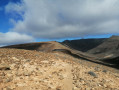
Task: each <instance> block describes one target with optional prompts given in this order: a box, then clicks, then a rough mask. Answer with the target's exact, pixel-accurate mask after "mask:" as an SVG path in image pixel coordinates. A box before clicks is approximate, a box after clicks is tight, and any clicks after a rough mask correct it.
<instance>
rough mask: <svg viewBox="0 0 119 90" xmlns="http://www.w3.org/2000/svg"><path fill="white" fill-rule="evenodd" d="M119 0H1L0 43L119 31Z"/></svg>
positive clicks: (61, 38)
mask: <svg viewBox="0 0 119 90" xmlns="http://www.w3.org/2000/svg"><path fill="white" fill-rule="evenodd" d="M118 10H119V0H76V1H74V0H56V1H54V0H35V1H34V0H0V46H3V45H10V44H18V43H28V42H35V41H37V42H39V41H52V40H53V41H54V40H56V41H63V40H65V39H78V38H79V39H80V38H85V39H86V38H105V37H110V36H111V35H119V11H118Z"/></svg>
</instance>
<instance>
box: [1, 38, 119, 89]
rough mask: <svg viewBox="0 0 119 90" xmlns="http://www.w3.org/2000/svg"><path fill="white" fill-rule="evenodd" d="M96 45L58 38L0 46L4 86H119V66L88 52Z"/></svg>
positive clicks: (18, 87) (86, 87)
mask: <svg viewBox="0 0 119 90" xmlns="http://www.w3.org/2000/svg"><path fill="white" fill-rule="evenodd" d="M101 41H102V40H101ZM109 42H110V41H109ZM103 43H104V42H102V43H99V42H98V44H100V45H101V44H103ZM94 46H95V47H96V46H98V47H101V46H99V45H97V44H95V45H94ZM94 46H93V47H94ZM98 47H97V48H98ZM94 49H95V48H93V49H92V51H91V50H90V51H86V53H85V52H82V51H79V50H75V49H72V48H71V47H70V46H68V45H66V44H65V45H63V44H60V43H58V42H41V43H29V44H20V45H12V46H7V47H3V48H0V90H119V70H118V69H117V68H115V67H112V66H111V64H113V63H108V62H104V61H102V60H100V59H99V60H98V58H97V57H98V55H94V54H92V53H88V52H93V51H94ZM96 50H97V49H96ZM117 50H118V49H117ZM110 53H111V52H110ZM117 56H118V55H117ZM114 58H115V57H114Z"/></svg>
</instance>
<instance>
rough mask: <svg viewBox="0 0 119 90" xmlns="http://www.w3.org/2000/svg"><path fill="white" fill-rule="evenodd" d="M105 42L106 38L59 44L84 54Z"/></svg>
mask: <svg viewBox="0 0 119 90" xmlns="http://www.w3.org/2000/svg"><path fill="white" fill-rule="evenodd" d="M104 40H106V38H103V39H79V40H65V41H63V42H61V43H62V44H63V45H67V46H69V47H70V48H72V49H76V50H79V51H82V52H86V51H88V50H91V49H93V48H95V47H97V46H98V45H100V44H101V43H103V41H104Z"/></svg>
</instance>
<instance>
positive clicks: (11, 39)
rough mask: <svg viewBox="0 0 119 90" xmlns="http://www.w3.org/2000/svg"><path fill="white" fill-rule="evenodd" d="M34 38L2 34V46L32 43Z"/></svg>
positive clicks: (16, 34)
mask: <svg viewBox="0 0 119 90" xmlns="http://www.w3.org/2000/svg"><path fill="white" fill-rule="evenodd" d="M32 41H34V38H33V37H31V36H28V35H25V34H19V33H16V32H7V33H0V46H3V45H10V44H20V43H26V42H32Z"/></svg>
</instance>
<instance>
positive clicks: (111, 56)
mask: <svg viewBox="0 0 119 90" xmlns="http://www.w3.org/2000/svg"><path fill="white" fill-rule="evenodd" d="M62 44H63V45H67V46H68V47H70V48H73V49H76V50H79V51H82V52H85V53H87V54H89V55H92V56H95V58H96V60H98V61H102V62H106V63H110V64H113V65H114V67H116V68H119V54H118V53H119V36H112V37H110V38H105V39H104V38H103V39H81V40H71V41H64V42H62Z"/></svg>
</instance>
